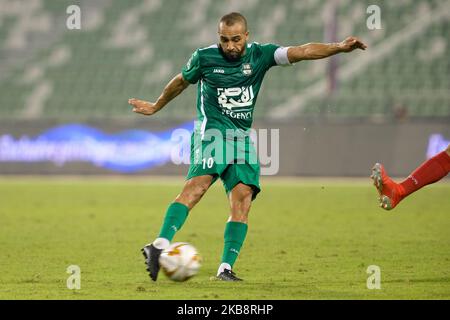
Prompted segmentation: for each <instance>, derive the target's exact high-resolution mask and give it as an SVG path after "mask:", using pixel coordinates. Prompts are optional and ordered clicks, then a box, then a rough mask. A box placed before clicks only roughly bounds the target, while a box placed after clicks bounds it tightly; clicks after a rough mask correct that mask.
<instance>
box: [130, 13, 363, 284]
mask: <svg viewBox="0 0 450 320" xmlns="http://www.w3.org/2000/svg"><path fill="white" fill-rule="evenodd" d="M218 34H219V43H218V44H215V45H212V46H209V47H205V48H202V49H198V50H196V51H195V52H194V53H193V55H192V57H191V58H190V59H189V61H188V63H187V64H186V66H185V67H184V68H183V70H182V72H181V73H180V74H178V75H177V76H175V77H174V78H173V79H172V80H171V81H170V82H169V83H168V84H167V86H166V87H165V88H164V90H163V92H162V94H161V95H160V97H159V98H158V99H157V101H156V102H155V103H152V102H148V101H144V100H139V99H134V98H132V99H129V101H128V103H129V104H130V105H132V106H133V111H134V112H136V113H141V114H144V115H153V114H154V113H156V112H157V111H159V110H161V109H162V108H163V107H164V106H165V105H166V104H167V103H168V102H169V101H171V100H172V99H174V98H175V97H176V96H178V95H179V94H180V93H181V92H182V91H183V90H184V89H186V88H187V87H188V86H189V84H195V83H198V85H197V86H198V90H197V114H198V121H197V122H196V125H195V129H194V132H193V134H192V143H191V164H190V168H189V172H188V175H187V177H186V183H185V185H184V187H183V189H182V191H181V193H180V194H179V195H178V196H177V197H176V198H175V200H174V202H173V203H171V204H170V205H169V207H168V209H167V212H166V215H165V218H164V222H163V225H162V227H161V231H160V234H159V236H158V237H157V238H156V239H155V240H154V241H153V242H152V243H150V244H148V245H146V246H145V247H144V248H143V249H142V252H143V254H144V257H145V263H146V265H147V271H148V272H149V273H150V277H151V279H152V280H154V281H156V279H157V276H158V272H159V269H160V266H159V262H158V259H159V256H160V254H161V252H162V250H164V249H165V248H167V247H168V246H169V245H170V241H172V239H173V237H174V235H175V233H176V232H177V231H178V230H180V228H181V227H182V225H183V224H184V222H185V220H186V218H187V216H188V213H189V211H190V210H191V209H192V208H193V207H194V206H195V205H196V204H197V203H198V202H199V201H200V199H201V198H202V196H203V195H204V194H205V192H206V191H207V190H208V188H209V187H210V186H211V185H212V184H213V183H214V182H215V181H216V180H217V179H218V178H220V179H221V180H222V182H223V185H224V187H225V190H226V192H227V195H228V199H229V203H230V217H229V219H228V221H227V223H226V226H225V232H224V248H223V254H222V260H221V264H220V265H219V268H218V271H217V279H220V280H223V281H241V280H242V279H240V278H238V277H237V276H236V274H235V273H234V272H233V271H232V268H233V265H234V263H235V261H236V259H237V257H238V255H239V251H240V249H241V247H242V244H243V243H244V240H245V237H246V234H247V229H248V226H247V222H248V213H249V211H250V206H251V203H252V201H253V200H254V199H255V197H256V195H257V194H258V192H259V191H260V186H259V174H260V167H259V163H258V161H251V159H252V158H253V159H255V158H257V157H256V152H255V149H254V148H253V145H252V142H251V140H250V138H249V130H250V128H251V125H252V121H253V111H254V107H255V102H256V98H257V96H258V92H259V90H260V87H261V83H262V80H263V78H264V75H265V73H266V72H267V71H268V70H269V69H270V68H271V67H273V66H277V65H292V64H294V63H296V62H298V61H301V60H313V59H321V58H326V57H329V56H331V55H334V54H337V53H340V52H350V51H353V50H355V49H362V50H364V49H366V45H365V44H364V43H362V42H361V41H360V40H359V39H358V38H356V37H348V38H346V39H345V40H344V41H342V42H340V43H330V44H325V43H308V44H305V45H300V46H291V47H280V46H277V45H274V44H258V43H256V42H253V43H248V35H249V32H248V30H247V21H246V19H245V17H244V16H242V15H241V14H240V13H236V12H232V13H230V14H227V15H225V16H223V17H222V18H221V19H220V22H219V26H218ZM211 132H213V133H214V134H212V133H211ZM229 132H234V133H235V134H234V136H232V137H231V138H230V137H229ZM218 133H219V134H221V135H222V137H223V139H220V140H221V141H220V142H221V143H220V144H217V148H216V149H215V151H212V152H210V153H209V154H205V153H203V151H205V150H207V149H208V147H210V146H211V144H212V143H215V142H217V141H216V140H217V139H212V138H211V136H214V137H215V138H217V134H218ZM239 143H240V145H241V146H242V147H238V149H239V148H240V149H241V150H240V153H239V152H237V154H240V156H238V155H233V154H234V153H233V152H231V154H232V156H231V159H230V156H229V154H230V152H228V150H229V149H234V147H236V145H237V144H239ZM223 145H224V146H225V147H227V148H224V149H226V150H225V155H224V153H223V152H221V151H223V150H222V148H223ZM230 146H231V148H228V147H230ZM249 159H250V160H249Z"/></svg>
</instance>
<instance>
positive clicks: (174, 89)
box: [128, 73, 189, 116]
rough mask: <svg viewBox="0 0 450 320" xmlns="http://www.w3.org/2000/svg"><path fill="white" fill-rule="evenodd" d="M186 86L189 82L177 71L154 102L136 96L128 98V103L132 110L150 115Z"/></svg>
mask: <svg viewBox="0 0 450 320" xmlns="http://www.w3.org/2000/svg"><path fill="white" fill-rule="evenodd" d="M188 86H189V82H187V81H186V80H184V78H183V75H182V74H181V73H179V74H177V75H176V76H175V77H174V78H173V79H172V80H170V82H169V83H168V84H167V85H166V87H165V88H164V90H163V92H162V93H161V95H160V96H159V98H158V99H157V100H156V102H154V103H153V102H149V101H144V100H139V99H136V98H131V99H128V103H129V104H130V105H132V106H133V111H134V112H136V113H140V114H143V115H146V116H150V115H152V114H154V113H156V112H158V111H159V110H161V109H162V108H163V107H164V106H165V105H166V104H168V103H169V102H170V101H171V100H173V99H174V98H175V97H176V96H178V95H179V94H180V93H181V92H183V90H184V89H186V88H187V87H188Z"/></svg>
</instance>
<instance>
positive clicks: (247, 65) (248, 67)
mask: <svg viewBox="0 0 450 320" xmlns="http://www.w3.org/2000/svg"><path fill="white" fill-rule="evenodd" d="M242 73H243V74H244V75H246V76H249V75H251V74H252V66H251V64H250V63H243V64H242Z"/></svg>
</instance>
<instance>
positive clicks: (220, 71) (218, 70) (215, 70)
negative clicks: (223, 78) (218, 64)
mask: <svg viewBox="0 0 450 320" xmlns="http://www.w3.org/2000/svg"><path fill="white" fill-rule="evenodd" d="M213 73H225V70H223V69H214V70H213Z"/></svg>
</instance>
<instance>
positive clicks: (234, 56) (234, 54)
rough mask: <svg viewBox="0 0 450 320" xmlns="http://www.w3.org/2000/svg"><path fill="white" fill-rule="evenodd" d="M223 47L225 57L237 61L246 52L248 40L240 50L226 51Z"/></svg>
mask: <svg viewBox="0 0 450 320" xmlns="http://www.w3.org/2000/svg"><path fill="white" fill-rule="evenodd" d="M220 48H221V49H222V52H223V54H224V55H225V57H226V58H227V59H228V60H230V61H237V60H239V59H240V58H241V57H242V56H243V55H244V53H245V48H247V42H245V43H244V45H243V46H242V49H241V50H240V51H228V52H227V51H225V50H223V48H222V47H220Z"/></svg>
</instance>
